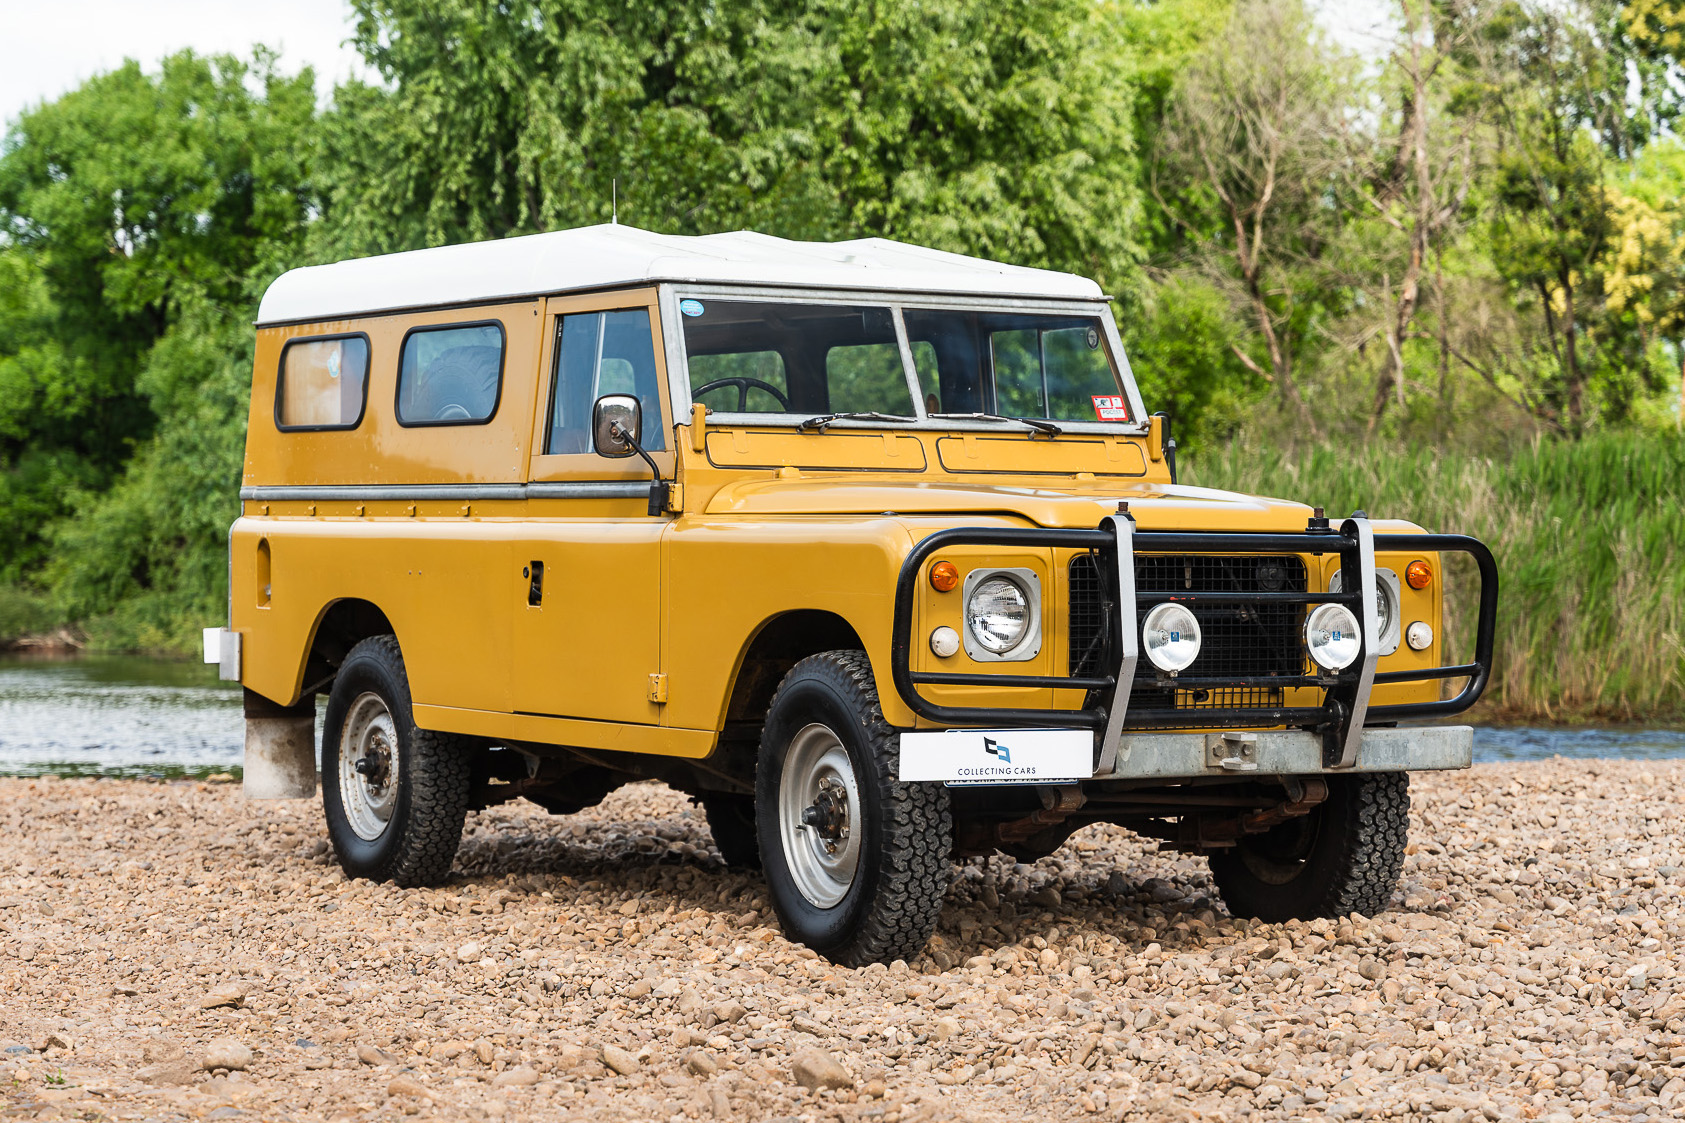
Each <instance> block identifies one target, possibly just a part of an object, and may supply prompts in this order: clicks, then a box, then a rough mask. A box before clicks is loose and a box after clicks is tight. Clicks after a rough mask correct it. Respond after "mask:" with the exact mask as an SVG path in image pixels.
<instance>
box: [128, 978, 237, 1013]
mask: <svg viewBox="0 0 1685 1123" xmlns="http://www.w3.org/2000/svg"><path fill="white" fill-rule="evenodd" d="M130 993H131V994H132V993H133V992H132V991H131V992H130ZM245 1001H246V988H245V987H243V986H241V985H240V984H239V983H223V984H222V985H221V986H219V987H216V988H215V989H213V990H212V991H210V993H208V994H206V995H205V997H203V998H201V999H200V1000H199V1009H201V1010H215V1009H217V1008H218V1007H222V1006H233V1007H238V1006H240V1005H241V1004H242V1003H243V1002H245Z"/></svg>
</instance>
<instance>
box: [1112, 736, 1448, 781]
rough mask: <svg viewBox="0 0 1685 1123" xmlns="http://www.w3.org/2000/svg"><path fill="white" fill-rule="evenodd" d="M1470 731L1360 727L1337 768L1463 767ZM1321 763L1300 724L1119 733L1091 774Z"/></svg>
mask: <svg viewBox="0 0 1685 1123" xmlns="http://www.w3.org/2000/svg"><path fill="white" fill-rule="evenodd" d="M1473 760H1474V730H1473V729H1472V728H1471V727H1469V726H1467V725H1430V726H1420V727H1415V728H1402V729H1365V730H1364V731H1363V743H1362V745H1361V746H1359V748H1358V752H1357V762H1356V764H1355V765H1354V766H1353V767H1351V768H1341V769H1338V770H1337V771H1341V772H1419V771H1427V770H1430V769H1443V768H1467V767H1468V766H1469V765H1470V764H1471V763H1472V762H1473ZM1324 771H1330V770H1329V769H1325V768H1324V767H1323V755H1322V738H1321V737H1320V736H1318V735H1317V734H1315V733H1307V732H1305V731H1303V730H1297V729H1293V730H1276V731H1273V732H1263V733H1234V732H1230V733H1227V734H1223V733H1153V732H1150V731H1148V732H1140V733H1131V732H1126V733H1124V734H1123V736H1122V737H1121V738H1119V740H1118V752H1117V761H1116V764H1115V765H1114V766H1113V768H1112V770H1111V771H1110V772H1108V773H1105V774H1103V775H1102V774H1096V776H1095V779H1119V780H1137V779H1156V778H1171V777H1176V778H1186V777H1189V776H1224V775H1228V776H1236V777H1244V776H1246V775H1248V774H1252V775H1259V776H1284V775H1295V776H1310V775H1315V774H1317V773H1319V772H1324Z"/></svg>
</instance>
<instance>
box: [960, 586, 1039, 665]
mask: <svg viewBox="0 0 1685 1123" xmlns="http://www.w3.org/2000/svg"><path fill="white" fill-rule="evenodd" d="M965 622H966V625H967V626H968V627H970V629H971V635H972V638H973V639H975V640H976V641H977V642H978V643H980V644H982V645H983V648H984V649H985V650H987V651H991V652H993V653H994V654H996V655H1004V654H1005V653H1006V652H1008V651H1011V650H1012V649H1013V648H1015V647H1017V646H1018V645H1019V644H1020V643H1021V642H1023V639H1024V633H1025V632H1026V631H1028V630H1029V627H1030V598H1029V596H1028V595H1027V594H1026V593H1025V592H1024V589H1023V587H1022V586H1020V585H1019V584H1018V582H1016V581H1014V580H1012V578H1010V577H991V578H989V579H988V580H986V581H980V582H978V584H977V587H976V588H974V589H972V590H971V596H970V598H969V599H968V600H967V601H966V602H965Z"/></svg>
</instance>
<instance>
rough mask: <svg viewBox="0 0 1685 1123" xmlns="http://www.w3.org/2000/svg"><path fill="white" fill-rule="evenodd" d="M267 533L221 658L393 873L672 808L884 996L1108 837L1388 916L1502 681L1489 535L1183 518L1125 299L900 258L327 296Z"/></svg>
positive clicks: (452, 265)
mask: <svg viewBox="0 0 1685 1123" xmlns="http://www.w3.org/2000/svg"><path fill="white" fill-rule="evenodd" d="M240 499H241V501H242V504H243V513H242V515H241V517H240V518H239V520H238V521H237V522H236V523H235V524H234V526H233V529H232V531H231V533H230V537H229V566H230V573H231V582H230V585H231V592H230V607H229V621H228V626H227V627H226V628H214V629H209V630H208V631H207V634H206V657H207V659H209V660H212V661H215V662H218V663H220V664H221V673H222V674H223V676H224V677H226V678H230V679H235V680H237V681H239V682H240V683H241V684H243V686H244V687H245V699H246V715H247V734H246V765H245V767H246V770H245V786H246V791H247V794H248V795H250V796H252V797H254V798H284V797H299V796H308V795H311V794H313V793H314V791H315V788H316V777H317V756H316V745H315V743H314V741H315V736H314V728H313V717H314V714H315V698H316V696H317V695H325V696H326V699H327V702H326V710H325V715H324V721H325V731H324V733H323V736H322V744H321V751H320V772H321V777H322V785H321V787H322V795H323V805H324V810H325V812H326V819H327V825H328V831H329V834H330V836H331V839H332V843H333V847H334V851H335V853H336V854H337V855H338V858H339V861H340V863H341V864H342V865H343V866H344V868H345V870H346V871H347V872H348V873H350V874H352V875H355V876H359V877H369V878H375V879H388V880H391V881H394V882H396V883H398V884H400V885H414V884H420V883H426V882H432V881H437V880H439V879H441V878H443V877H444V876H445V875H446V874H447V872H448V871H449V870H450V867H451V862H452V858H453V856H454V854H455V852H456V849H457V845H458V842H459V839H460V834H461V831H462V827H463V821H464V816H465V814H466V813H467V812H468V811H469V810H470V809H474V808H483V807H486V806H489V805H491V804H495V803H500V802H503V801H506V800H511V799H515V798H517V797H519V798H525V799H528V800H531V801H533V802H534V803H537V804H538V805H540V806H542V807H544V808H546V809H548V810H550V811H551V812H554V813H556V814H569V813H572V812H575V811H579V810H580V809H582V808H585V807H589V806H591V805H592V804H594V803H596V802H597V801H599V800H601V799H602V798H603V797H604V795H605V794H607V793H608V792H610V791H612V790H613V789H614V788H615V787H617V786H618V785H621V784H624V783H627V782H629V781H634V780H640V779H659V780H662V781H665V782H666V783H667V784H670V785H672V786H673V787H674V788H676V789H678V790H680V791H682V792H687V793H689V794H691V795H692V796H693V797H694V798H695V799H696V800H697V801H698V802H699V803H700V804H701V806H702V807H703V809H704V810H705V813H706V815H707V819H708V823H709V825H710V827H711V829H712V831H713V834H714V840H715V842H716V843H717V844H718V846H719V849H720V852H721V854H722V855H723V856H724V858H725V859H726V861H728V862H731V863H739V864H742V865H745V866H760V867H761V868H763V869H764V871H765V876H766V879H767V883H768V886H769V890H770V895H771V899H772V901H773V903H774V906H775V908H776V911H777V913H778V916H779V918H780V920H781V921H782V923H783V926H784V929H785V931H786V932H787V933H788V934H789V935H790V936H791V938H793V939H797V940H801V941H804V942H805V943H807V944H808V945H809V946H811V947H813V948H815V949H816V950H818V951H820V952H822V953H824V954H825V955H827V956H830V957H832V958H833V959H835V960H837V961H839V962H843V963H848V964H861V963H866V962H870V961H889V960H894V959H896V958H901V957H905V958H910V957H912V956H914V955H915V954H917V953H918V952H919V951H920V950H921V949H922V948H923V947H924V945H925V943H926V941H927V939H928V938H929V936H930V933H931V931H932V929H933V927H934V925H935V923H936V920H937V916H938V912H939V910H940V908H941V905H942V899H943V895H944V891H945V889H946V888H947V885H948V881H949V877H950V872H951V868H952V861H953V859H954V858H955V857H956V856H964V855H976V854H985V853H990V852H993V851H997V850H998V851H1004V852H1005V853H1007V854H1010V855H1013V856H1016V857H1017V858H1019V859H1021V860H1025V861H1031V860H1034V859H1036V858H1037V857H1040V856H1043V855H1046V854H1049V853H1051V852H1052V851H1053V850H1055V849H1056V848H1057V847H1059V846H1060V845H1061V844H1062V843H1063V842H1064V840H1065V839H1066V838H1067V837H1068V836H1069V835H1070V834H1071V832H1073V831H1075V830H1078V829H1080V828H1082V827H1083V826H1085V825H1087V824H1090V823H1097V822H1106V823H1116V824H1120V825H1122V826H1124V827H1127V828H1128V829H1130V830H1132V831H1135V832H1136V833H1138V834H1141V835H1144V836H1146V837H1149V838H1154V839H1158V840H1161V841H1162V842H1163V843H1165V844H1167V845H1169V846H1172V847H1177V848H1181V849H1184V850H1191V851H1199V852H1202V853H1206V854H1208V855H1209V856H1210V863H1211V870H1212V874H1213V876H1214V879H1215V881H1216V884H1217V886H1218V888H1219V889H1220V891H1221V893H1222V895H1223V898H1224V900H1225V901H1226V903H1227V905H1228V907H1229V908H1230V910H1232V911H1233V912H1235V913H1238V914H1251V915H1255V916H1259V917H1264V918H1266V919H1285V918H1289V917H1309V916H1321V915H1334V914H1346V913H1350V912H1353V911H1357V912H1363V913H1372V912H1375V911H1377V910H1380V909H1382V908H1384V907H1385V906H1386V905H1387V903H1388V900H1389V897H1390V895H1391V893H1392V891H1393V888H1394V884H1395V882H1396V880H1397V877H1398V874H1399V870H1400V865H1401V862H1402V859H1403V854H1404V846H1405V832H1406V824H1407V814H1408V807H1409V797H1408V788H1407V772H1408V771H1409V770H1412V769H1429V768H1460V767H1464V766H1466V765H1468V763H1469V761H1470V753H1471V745H1472V733H1471V731H1470V730H1469V729H1468V728H1467V727H1454V726H1447V725H1443V724H1441V725H1416V726H1406V725H1402V724H1400V723H1402V722H1406V721H1420V720H1421V719H1427V718H1436V717H1441V716H1445V715H1450V714H1454V713H1458V712H1460V711H1462V710H1465V709H1467V708H1468V707H1469V706H1470V705H1472V704H1473V703H1474V701H1475V700H1476V699H1477V698H1478V697H1479V695H1480V693H1481V691H1482V690H1483V688H1484V686H1485V683H1486V681H1487V677H1488V672H1489V669H1490V666H1491V660H1492V635H1493V621H1494V614H1495V610H1496V598H1497V583H1496V578H1495V569H1494V566H1493V564H1492V559H1491V556H1490V554H1489V553H1488V552H1487V551H1486V549H1485V548H1484V547H1483V546H1482V545H1481V544H1480V543H1478V542H1476V541H1474V540H1472V539H1469V538H1463V537H1456V536H1447V535H1430V534H1427V533H1424V532H1423V531H1422V530H1421V529H1420V528H1418V527H1416V526H1413V525H1411V524H1409V523H1405V522H1397V521H1381V520H1379V519H1373V520H1372V519H1371V518H1369V517H1368V516H1366V515H1364V514H1363V513H1361V512H1359V513H1355V514H1353V515H1352V516H1351V517H1350V518H1347V519H1344V520H1340V521H1336V522H1330V521H1329V520H1327V519H1325V518H1323V517H1322V512H1321V511H1320V510H1317V509H1313V508H1311V507H1308V506H1303V505H1300V504H1297V503H1289V502H1281V501H1278V500H1272V499H1261V498H1257V497H1254V496H1248V495H1235V494H1230V493H1226V492H1219V491H1211V490H1205V489H1200V488H1193V487H1186V486H1179V485H1178V484H1177V482H1176V461H1175V445H1174V443H1173V442H1172V440H1171V439H1170V434H1169V426H1168V423H1167V420H1166V418H1164V417H1163V416H1162V415H1158V414H1154V415H1151V416H1149V415H1148V413H1147V411H1146V408H1145V406H1144V405H1143V403H1142V401H1141V397H1140V393H1139V391H1138V390H1137V388H1136V385H1135V382H1134V380H1133V378H1132V377H1131V374H1130V370H1129V365H1128V363H1127V362H1126V360H1125V358H1124V354H1123V349H1122V347H1121V346H1120V344H1119V339H1118V332H1117V328H1116V325H1115V323H1114V321H1113V319H1112V315H1111V312H1110V309H1109V305H1108V304H1107V302H1106V299H1105V297H1104V295H1103V294H1102V293H1101V292H1100V290H1099V289H1098V287H1097V286H1095V285H1094V284H1093V283H1092V282H1090V281H1088V280H1085V279H1083V278H1080V277H1075V276H1071V275H1068V274H1063V273H1055V272H1049V271H1044V270H1035V269H1024V268H1018V267H1014V266H1008V265H1001V264H997V263H994V262H989V261H983V260H978V259H974V258H968V257H962V256H958V255H955V254H950V253H941V252H937V251H934V250H928V249H922V248H919V247H916V246H911V245H904V244H899V243H895V242H889V241H884V240H880V239H863V240H859V241H851V242H838V243H831V244H820V243H803V242H791V241H784V240H782V239H778V238H772V237H767V236H764V235H760V234H754V233H732V234H717V235H710V236H707V237H673V236H666V235H658V234H652V233H648V232H645V231H641V230H637V229H633V228H631V227H627V226H617V225H609V226H597V227H592V228H588V229H581V230H569V231H560V232H556V233H549V234H539V235H535V236H532V237H526V238H515V239H509V240H506V241H498V242H484V243H479V244H474V245H461V246H449V247H444V248H440V249H431V250H423V251H419V252H414V253H401V254H394V255H391V256H388V257H378V258H370V259H365V260H355V261H345V262H340V263H338V264H334V265H324V266H320V267H316V268H309V269H298V270H294V271H293V272H290V273H287V274H286V275H285V276H283V277H281V278H280V279H279V280H277V281H276V282H275V283H274V284H273V285H272V286H271V287H270V288H269V291H268V293H267V294H266V295H265V297H264V299H263V303H262V308H261V311H260V314H259V322H258V328H257V361H256V366H255V369H254V371H253V376H252V401H251V420H250V431H249V436H248V438H247V445H246V460H245V475H244V482H243V485H242V487H241V490H240ZM1451 551H1461V552H1463V553H1466V554H1469V555H1472V556H1473V558H1474V561H1475V563H1476V564H1475V567H1474V568H1475V569H1476V570H1477V571H1478V573H1479V575H1480V578H1481V599H1480V611H1479V621H1478V628H1477V637H1476V640H1475V655H1474V659H1473V662H1470V663H1461V664H1456V663H1450V662H1449V661H1448V660H1447V658H1446V657H1445V654H1444V650H1443V647H1444V640H1445V635H1444V629H1443V628H1442V627H1441V611H1440V610H1441V599H1442V591H1443V578H1444V566H1443V564H1442V557H1443V555H1445V554H1446V553H1448V552H1451ZM1451 679H1461V680H1463V681H1464V685H1463V686H1462V687H1461V690H1460V692H1459V693H1457V694H1456V695H1455V696H1454V697H1451V698H1443V697H1442V695H1443V694H1444V693H1445V692H1444V691H1442V689H1441V687H1442V685H1443V684H1444V683H1445V681H1446V680H1451Z"/></svg>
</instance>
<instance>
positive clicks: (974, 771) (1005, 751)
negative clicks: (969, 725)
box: [959, 737, 1036, 780]
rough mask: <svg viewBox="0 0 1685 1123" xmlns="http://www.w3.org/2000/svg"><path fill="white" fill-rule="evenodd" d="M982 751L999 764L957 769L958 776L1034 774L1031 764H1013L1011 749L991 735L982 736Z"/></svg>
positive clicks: (967, 778)
mask: <svg viewBox="0 0 1685 1123" xmlns="http://www.w3.org/2000/svg"><path fill="white" fill-rule="evenodd" d="M983 751H984V752H985V753H987V754H989V755H990V756H992V757H994V758H995V759H996V760H997V761H999V762H1000V763H999V764H986V765H982V766H980V767H975V768H961V769H959V778H960V779H965V780H981V779H984V778H986V777H1003V776H1034V775H1035V774H1036V769H1035V766H1034V765H1032V764H1013V763H1012V749H1011V747H1010V746H1008V745H1003V744H1001V743H1000V742H999V741H997V740H995V739H994V738H993V737H985V738H983Z"/></svg>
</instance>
